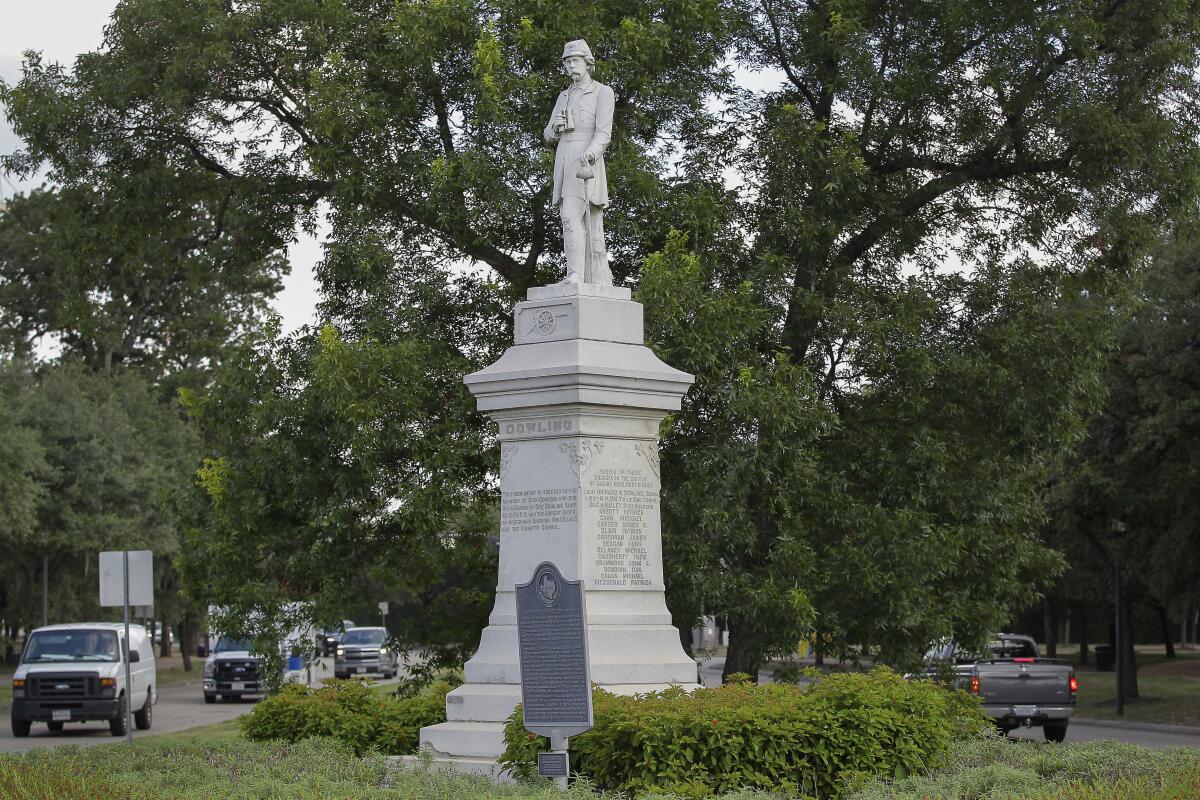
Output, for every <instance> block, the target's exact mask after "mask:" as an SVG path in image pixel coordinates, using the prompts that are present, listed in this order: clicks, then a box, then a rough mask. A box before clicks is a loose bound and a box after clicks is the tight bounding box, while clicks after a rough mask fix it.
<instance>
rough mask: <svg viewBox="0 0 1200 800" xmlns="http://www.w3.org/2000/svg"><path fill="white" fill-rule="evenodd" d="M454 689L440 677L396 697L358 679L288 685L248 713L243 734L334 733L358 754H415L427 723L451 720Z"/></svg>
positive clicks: (287, 737)
mask: <svg viewBox="0 0 1200 800" xmlns="http://www.w3.org/2000/svg"><path fill="white" fill-rule="evenodd" d="M451 688H452V687H451V685H450V684H449V683H447V682H445V681H439V682H437V683H435V684H433V685H432V686H431V687H429V688H428V689H427V690H426V691H424V692H422V693H421V694H418V695H416V696H414V697H396V696H395V695H391V694H380V693H378V692H375V691H373V690H372V689H371V688H369V687H368V686H367V685H366V684H364V683H362V682H361V681H355V680H350V681H342V680H336V679H334V680H328V681H325V683H324V685H322V686H321V687H320V688H317V689H311V688H309V687H307V686H301V685H299V684H287V685H285V686H284V687H283V688H282V689H281V690H280V691H279V693H278V694H275V695H272V696H271V697H268V698H266V699H265V700H263V701H262V702H260V703H259V704H258V705H256V706H255V707H254V710H253V711H251V712H250V713H249V714H247V715H245V716H244V717H242V722H241V725H242V734H243V735H244V736H245V737H246V738H247V739H250V740H252V741H280V740H282V741H286V742H299V741H302V740H304V739H309V738H312V737H314V736H321V737H332V738H334V739H336V740H338V741H339V742H342V743H343V744H345V745H346V746H347V747H349V748H350V749H352V750H353V751H354V753H355V754H356V755H362V754H363V753H365V752H366V751H367V750H378V751H379V752H381V753H386V754H389V755H402V754H406V753H415V752H416V751H417V747H418V746H419V744H420V732H421V728H423V727H425V726H426V725H435V724H437V723H439V722H445V721H446V693H447V692H448V691H450V689H451Z"/></svg>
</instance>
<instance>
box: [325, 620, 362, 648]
mask: <svg viewBox="0 0 1200 800" xmlns="http://www.w3.org/2000/svg"><path fill="white" fill-rule="evenodd" d="M353 627H355V625H354V620H352V619H344V620H342V624H341V626H340V627H338V628H331V629H329V630H324V631H317V652H318V653H320V654H321V655H323V656H332V655H336V654H337V647H338V644H340V643H341V641H342V637H343V636H344V635H345V634H346V631H348V630H350V629H351V628H353Z"/></svg>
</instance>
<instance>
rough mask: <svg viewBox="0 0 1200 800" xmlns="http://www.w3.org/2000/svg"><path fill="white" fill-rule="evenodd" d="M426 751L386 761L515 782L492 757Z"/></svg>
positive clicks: (409, 766)
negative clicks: (466, 756)
mask: <svg viewBox="0 0 1200 800" xmlns="http://www.w3.org/2000/svg"><path fill="white" fill-rule="evenodd" d="M426 752H427V753H428V755H425V754H424V753H423V754H421V755H415V756H389V757H388V761H389V762H390V763H391V764H392V765H393V766H400V767H404V768H406V769H433V770H438V771H442V770H449V771H450V772H456V773H458V774H460V775H479V776H481V777H484V778H488V779H490V780H491V781H492V782H493V783H516V780H514V779H513V777H512V776H511V775H510V774H508V773H507V772H505V771H504V768H503V767H501V766H500V765H499V764H498V763H496V760H495V759H494V758H463V757H458V756H448V755H446V754H445V753H437V752H434V751H433V750H428V749H427V750H426Z"/></svg>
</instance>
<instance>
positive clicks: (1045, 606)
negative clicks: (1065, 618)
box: [1042, 595, 1058, 658]
mask: <svg viewBox="0 0 1200 800" xmlns="http://www.w3.org/2000/svg"><path fill="white" fill-rule="evenodd" d="M1042 641H1044V642H1045V643H1046V656H1047V657H1048V658H1058V603H1056V602H1054V597H1053V596H1052V595H1046V596H1045V598H1043V599H1042Z"/></svg>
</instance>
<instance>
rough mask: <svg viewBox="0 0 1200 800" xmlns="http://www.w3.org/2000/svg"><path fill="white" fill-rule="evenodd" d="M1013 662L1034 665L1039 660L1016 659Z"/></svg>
mask: <svg viewBox="0 0 1200 800" xmlns="http://www.w3.org/2000/svg"><path fill="white" fill-rule="evenodd" d="M1013 661H1015V662H1017V663H1018V664H1032V663H1033V662H1035V661H1037V659H1036V658H1014V659H1013Z"/></svg>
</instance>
